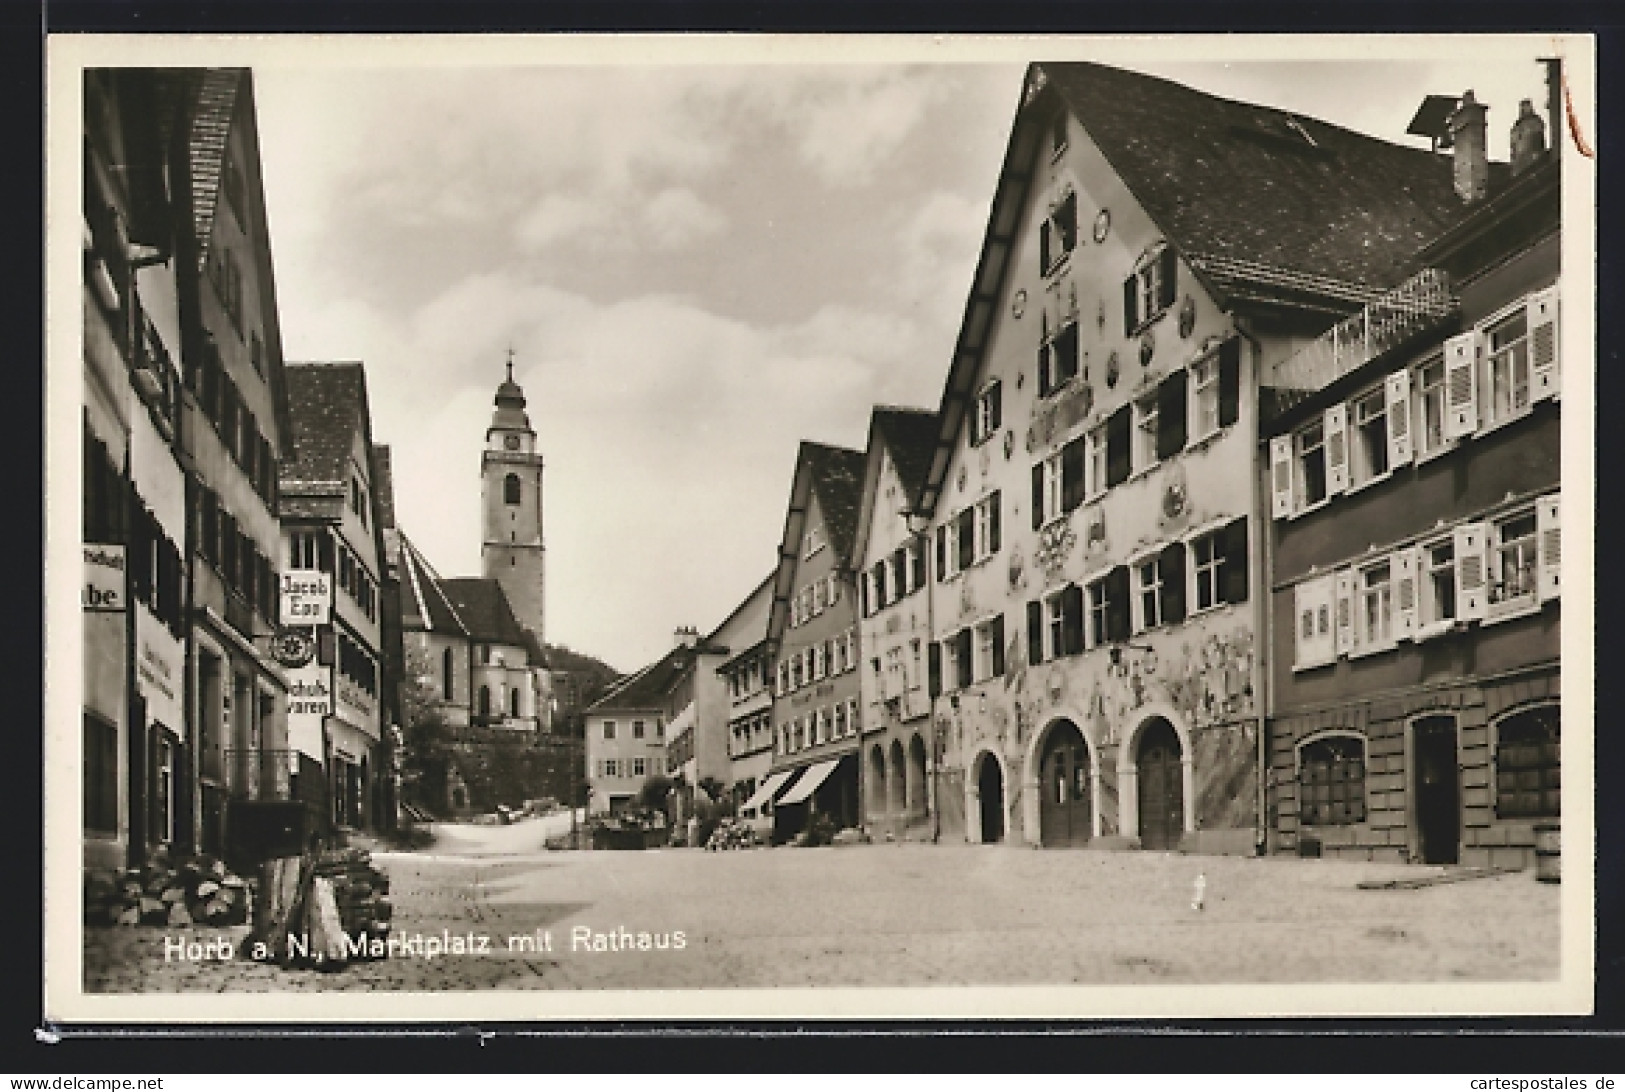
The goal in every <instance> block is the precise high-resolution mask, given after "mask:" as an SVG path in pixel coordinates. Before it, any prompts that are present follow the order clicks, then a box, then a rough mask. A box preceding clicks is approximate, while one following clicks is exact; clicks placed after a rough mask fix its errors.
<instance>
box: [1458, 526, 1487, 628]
mask: <svg viewBox="0 0 1625 1092" xmlns="http://www.w3.org/2000/svg"><path fill="white" fill-rule="evenodd" d="M1454 537H1455V550H1456V618H1457V619H1458V620H1460V621H1463V622H1477V621H1483V619H1484V609H1485V607H1486V605H1487V600H1488V592H1489V588H1488V586H1487V581H1486V580H1485V572H1484V524H1482V523H1463V524H1461V525H1460V526H1458V527H1457V528H1456V530H1455V536H1454Z"/></svg>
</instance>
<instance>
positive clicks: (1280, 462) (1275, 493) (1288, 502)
mask: <svg viewBox="0 0 1625 1092" xmlns="http://www.w3.org/2000/svg"><path fill="white" fill-rule="evenodd" d="M1270 514H1271V515H1273V516H1274V517H1275V518H1276V519H1289V518H1291V516H1292V437H1290V436H1272V437H1270Z"/></svg>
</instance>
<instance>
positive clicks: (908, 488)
mask: <svg viewBox="0 0 1625 1092" xmlns="http://www.w3.org/2000/svg"><path fill="white" fill-rule="evenodd" d="M936 440H937V411H936V410H924V409H905V408H902V407H899V406H876V407H875V408H874V410H873V411H872V412H871V413H870V415H869V443H868V444H867V445H866V446H867V448H868V451H867V454H866V456H865V464H866V469H865V471H864V475H863V494H862V499H861V501H860V502H859V504H858V525H857V533H856V535H855V536H854V538H853V542H852V564H853V566H857V565H858V564H859V563H860V562H861V561H862V560H863V557H864V554H865V551H866V550H867V549H868V544H869V527H870V524H871V523H872V522H873V519H874V508H875V503H876V499H877V498H878V496H879V494H880V470H881V467H882V466H884V465H885V459H884V458H883V457H882V456H883V455H884V454H890V455H891V461H892V466H894V467H895V468H896V469H897V478H898V482H899V484H901V486H902V488H903V504H904V505H906V506H907V507H908V508H910V509H912V508H913V507H914V504H915V501H916V500H917V499H918V498H919V492H920V486H922V485H923V484H924V483H925V475H926V472H927V471H928V470H930V468H931V451H932V449H933V448H934V446H935V444H936Z"/></svg>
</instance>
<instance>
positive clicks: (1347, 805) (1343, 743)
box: [1298, 735, 1365, 827]
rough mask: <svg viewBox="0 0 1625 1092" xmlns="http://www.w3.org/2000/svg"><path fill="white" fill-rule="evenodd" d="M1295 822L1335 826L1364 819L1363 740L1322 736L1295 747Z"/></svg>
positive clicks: (1355, 737) (1359, 821)
mask: <svg viewBox="0 0 1625 1092" xmlns="http://www.w3.org/2000/svg"><path fill="white" fill-rule="evenodd" d="M1298 762H1299V766H1298V821H1299V822H1300V823H1302V824H1303V825H1304V826H1311V827H1336V826H1348V825H1350V824H1353V823H1363V822H1365V740H1364V739H1362V738H1361V737H1359V736H1355V735H1336V736H1323V737H1321V738H1320V739H1317V740H1314V741H1312V742H1309V743H1305V744H1304V745H1303V746H1302V747H1300V748H1299V749H1298Z"/></svg>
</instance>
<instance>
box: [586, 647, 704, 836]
mask: <svg viewBox="0 0 1625 1092" xmlns="http://www.w3.org/2000/svg"><path fill="white" fill-rule="evenodd" d="M687 638H688V634H687V632H686V631H679V633H678V640H677V644H676V646H675V647H674V648H673V649H672V650H671V651H670V652H668V653H666V655H664V656H662V657H661V658H660V659H658V660H656V661H655V662H654V663H652V664H650V665H649V666H648V667H646V668H644V669H643V670H642V671H639V672H638V673H637V674H635V675H632V676H631V677H630V678H628V679H626V680H624V681H623V682H621V683H619V684H617V685H616V686H614V687H612V688H611V689H610V691H609V693H607V694H605V695H604V696H603V697H602V698H599V699H598V700H597V701H596V702H594V703H593V704H592V705H590V706H588V707H587V710H586V725H587V740H586V744H587V746H586V759H587V782H588V784H589V785H590V786H591V792H590V793H589V795H588V800H587V810H588V812H589V813H591V814H594V815H607V814H614V813H616V812H619V811H621V810H622V809H623V808H626V807H628V806H630V805H632V804H633V803H635V802H636V801H637V797H638V794H639V792H640V791H641V790H642V788H643V784H644V782H645V781H647V780H648V779H649V778H651V777H662V776H665V775H666V773H667V770H666V738H667V737H666V722H667V714H668V709H669V708H670V706H671V703H672V698H673V692H674V690H676V689H677V686H678V684H679V683H680V682H681V680H682V679H683V677H684V676H685V674H687V673H688V672H689V671H690V670H691V669H692V667H693V664H694V648H693V643H692V642H691V641H689V640H688V639H687ZM662 803H664V801H662Z"/></svg>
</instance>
